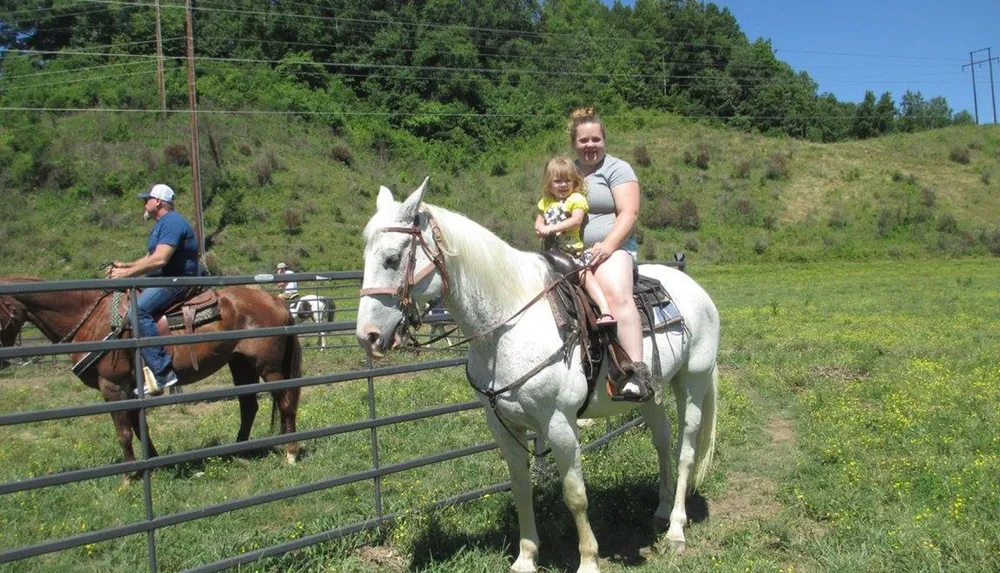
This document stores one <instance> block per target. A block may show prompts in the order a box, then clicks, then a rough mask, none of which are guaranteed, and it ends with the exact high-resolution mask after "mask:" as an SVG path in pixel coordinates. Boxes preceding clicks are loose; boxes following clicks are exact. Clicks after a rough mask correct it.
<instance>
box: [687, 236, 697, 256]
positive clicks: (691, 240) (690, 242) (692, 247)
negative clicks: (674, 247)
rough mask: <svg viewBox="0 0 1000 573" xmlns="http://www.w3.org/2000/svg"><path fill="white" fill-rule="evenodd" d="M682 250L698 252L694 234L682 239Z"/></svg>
mask: <svg viewBox="0 0 1000 573" xmlns="http://www.w3.org/2000/svg"><path fill="white" fill-rule="evenodd" d="M684 250H685V251H691V252H692V253H697V252H698V237H695V236H694V235H691V236H689V237H688V238H687V239H685V240H684Z"/></svg>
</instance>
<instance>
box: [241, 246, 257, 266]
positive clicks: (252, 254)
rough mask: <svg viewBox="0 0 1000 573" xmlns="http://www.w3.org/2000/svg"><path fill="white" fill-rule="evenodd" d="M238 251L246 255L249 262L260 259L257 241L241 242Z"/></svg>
mask: <svg viewBox="0 0 1000 573" xmlns="http://www.w3.org/2000/svg"><path fill="white" fill-rule="evenodd" d="M239 253H240V254H241V255H243V256H244V257H246V258H247V259H248V260H249V261H250V262H253V263H256V262H257V261H259V260H260V247H259V246H258V245H257V243H253V242H249V243H243V244H242V245H240V248H239Z"/></svg>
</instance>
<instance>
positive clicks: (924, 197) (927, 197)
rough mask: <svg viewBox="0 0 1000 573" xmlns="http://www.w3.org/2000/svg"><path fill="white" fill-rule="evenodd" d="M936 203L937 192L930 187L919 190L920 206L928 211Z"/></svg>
mask: <svg viewBox="0 0 1000 573" xmlns="http://www.w3.org/2000/svg"><path fill="white" fill-rule="evenodd" d="M936 203H937V192H936V191H934V189H932V188H931V187H921V188H920V204H921V205H923V206H924V207H927V208H928V209H933V208H934V205H935V204H936Z"/></svg>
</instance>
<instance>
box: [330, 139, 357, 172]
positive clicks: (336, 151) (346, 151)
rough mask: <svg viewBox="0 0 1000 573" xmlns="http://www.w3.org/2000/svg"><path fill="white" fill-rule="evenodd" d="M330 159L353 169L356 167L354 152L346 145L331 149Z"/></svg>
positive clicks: (341, 144)
mask: <svg viewBox="0 0 1000 573" xmlns="http://www.w3.org/2000/svg"><path fill="white" fill-rule="evenodd" d="M330 159H333V160H334V161H337V162H340V163H343V164H344V165H346V166H347V167H351V166H352V165H354V152H352V151H351V148H350V147H348V146H347V145H346V144H344V143H338V144H337V145H334V146H333V147H331V148H330Z"/></svg>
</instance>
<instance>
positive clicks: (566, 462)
mask: <svg viewBox="0 0 1000 573" xmlns="http://www.w3.org/2000/svg"><path fill="white" fill-rule="evenodd" d="M545 437H546V438H547V439H546V441H547V442H549V445H550V446H551V447H552V457H553V458H555V462H556V466H557V467H558V468H559V476H560V477H561V478H562V484H563V501H564V502H565V503H566V507H568V508H569V511H570V513H572V514H573V521H574V522H576V532H577V535H578V536H579V540H580V568H579V569H577V573H598V567H597V538H595V537H594V531H593V530H592V529H591V528H590V521H589V520H588V519H587V487H586V485H585V484H584V482H583V468H582V467H581V464H580V439H579V435H578V434H577V428H576V423H575V422H570V421H569V420H567V419H566V417H565V416H564V415H563V414H562V413H560V412H556V413H555V414H554V415H553V416H552V419H551V420H550V421H549V427H548V432H547V436H545Z"/></svg>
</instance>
